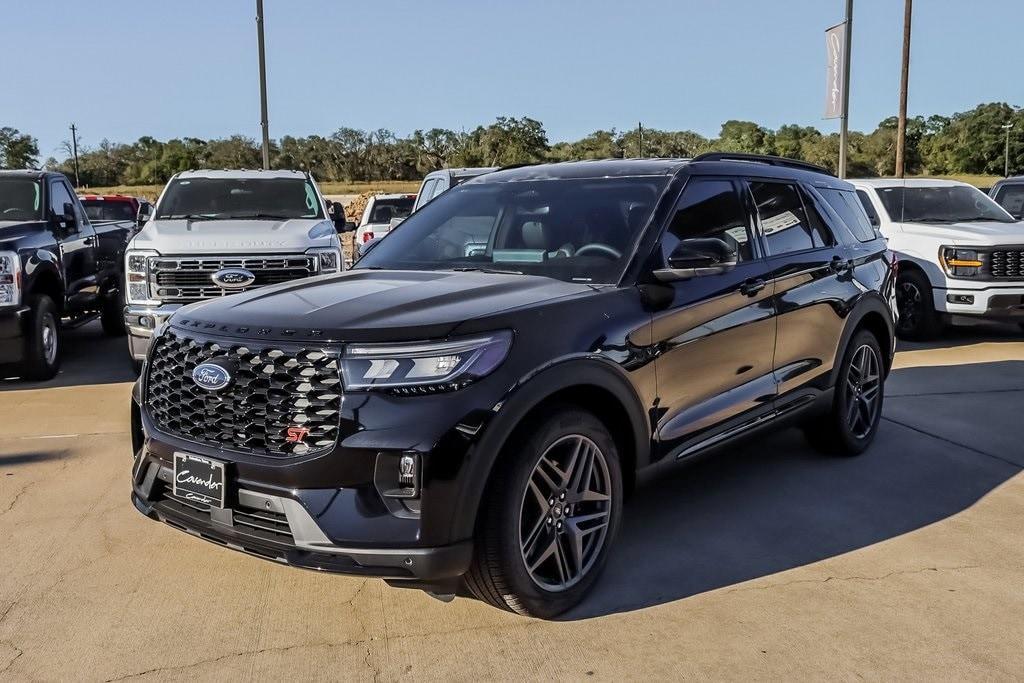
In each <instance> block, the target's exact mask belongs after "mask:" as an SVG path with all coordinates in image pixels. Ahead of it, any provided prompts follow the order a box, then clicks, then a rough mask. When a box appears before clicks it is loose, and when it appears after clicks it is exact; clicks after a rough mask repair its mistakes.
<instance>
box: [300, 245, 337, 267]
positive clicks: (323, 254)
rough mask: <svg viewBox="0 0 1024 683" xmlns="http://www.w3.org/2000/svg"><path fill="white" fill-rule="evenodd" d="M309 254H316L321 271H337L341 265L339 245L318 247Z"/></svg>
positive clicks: (308, 252)
mask: <svg viewBox="0 0 1024 683" xmlns="http://www.w3.org/2000/svg"><path fill="white" fill-rule="evenodd" d="M306 253H307V254H316V257H317V260H318V265H319V268H320V272H321V273H336V272H338V270H339V269H340V266H341V250H340V249H338V248H337V247H316V248H315V249H309V250H307V251H306Z"/></svg>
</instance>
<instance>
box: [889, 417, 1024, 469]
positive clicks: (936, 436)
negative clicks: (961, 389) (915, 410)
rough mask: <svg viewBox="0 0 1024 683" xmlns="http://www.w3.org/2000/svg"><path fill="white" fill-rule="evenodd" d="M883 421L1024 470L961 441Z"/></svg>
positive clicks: (1007, 460) (902, 423)
mask: <svg viewBox="0 0 1024 683" xmlns="http://www.w3.org/2000/svg"><path fill="white" fill-rule="evenodd" d="M882 419H883V420H887V421H889V422H892V423H893V424H897V425H899V426H901V427H906V428H907V429H910V430H912V431H915V432H917V433H918V434H924V435H925V436H930V437H932V438H933V439H938V440H939V441H943V442H945V443H948V444H952V445H954V446H956V447H958V448H963V449H964V450H968V451H971V452H972V453H977V454H978V455H983V456H985V457H986V458H992V459H993V460H998V461H999V462H1003V463H1006V464H1007V465H1011V466H1013V467H1015V468H1017V469H1018V470H1021V469H1024V465H1021V464H1020V463H1017V462H1014V461H1013V460H1010V459H1009V458H1004V457H1002V456H1000V455H996V454H994V453H986V452H985V451H982V450H979V449H977V448H974V447H973V446H968V445H967V444H964V443H960V442H959V441H954V440H953V439H949V438H946V437H944V436H941V435H939V434H933V433H932V432H926V431H925V430H923V429H921V428H920V427H915V426H914V425H912V424H907V423H906V422H900V421H899V420H894V419H893V418H891V417H889V416H888V415H883V416H882Z"/></svg>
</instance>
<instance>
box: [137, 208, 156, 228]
mask: <svg viewBox="0 0 1024 683" xmlns="http://www.w3.org/2000/svg"><path fill="white" fill-rule="evenodd" d="M152 215H153V205H152V204H150V203H149V202H142V203H141V204H139V210H138V212H136V214H135V224H136V225H138V226H139V227H140V228H141V227H142V226H143V225H145V224H146V221H148V220H149V219H150V217H151V216H152Z"/></svg>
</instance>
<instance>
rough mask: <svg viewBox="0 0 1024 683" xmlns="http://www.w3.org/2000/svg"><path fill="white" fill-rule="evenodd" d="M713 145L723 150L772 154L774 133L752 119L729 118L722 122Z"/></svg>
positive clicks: (773, 151) (773, 150)
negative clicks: (736, 119) (720, 129)
mask: <svg viewBox="0 0 1024 683" xmlns="http://www.w3.org/2000/svg"><path fill="white" fill-rule="evenodd" d="M715 146H716V147H717V148H718V149H719V150H721V151H723V152H747V153H750V154H774V153H775V134H774V133H772V131H770V130H768V129H767V128H765V127H763V126H759V125H758V124H756V123H754V122H753V121H735V120H730V121H726V122H725V123H723V124H722V132H721V133H720V134H719V135H718V140H717V144H716V145H715Z"/></svg>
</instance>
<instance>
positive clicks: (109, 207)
mask: <svg viewBox="0 0 1024 683" xmlns="http://www.w3.org/2000/svg"><path fill="white" fill-rule="evenodd" d="M82 206H84V207H85V215H87V216H88V217H89V220H90V221H133V220H135V207H133V206H132V203H131V202H108V201H105V200H103V199H83V200H82Z"/></svg>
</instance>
